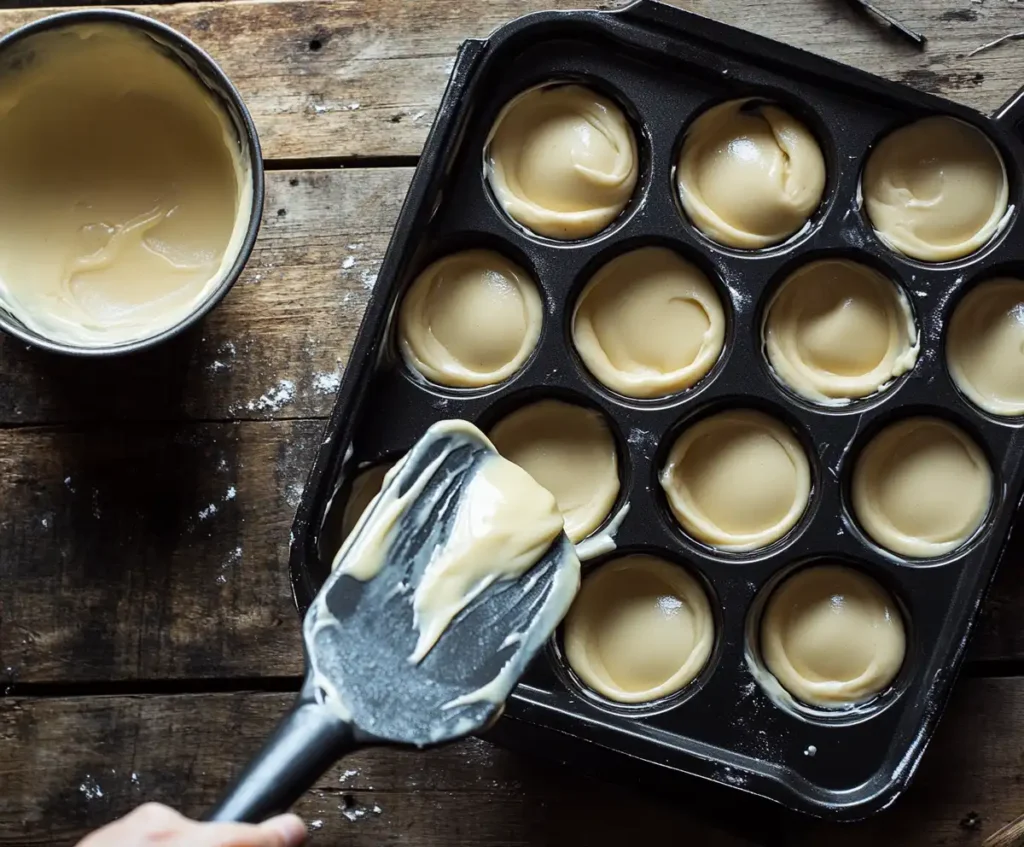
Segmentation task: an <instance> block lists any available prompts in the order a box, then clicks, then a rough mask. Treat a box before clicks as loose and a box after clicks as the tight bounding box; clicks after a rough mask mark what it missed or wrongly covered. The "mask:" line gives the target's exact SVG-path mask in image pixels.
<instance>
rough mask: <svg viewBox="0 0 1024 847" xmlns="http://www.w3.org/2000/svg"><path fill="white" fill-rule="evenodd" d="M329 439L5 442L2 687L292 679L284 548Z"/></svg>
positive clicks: (249, 428) (0, 525) (95, 437)
mask: <svg viewBox="0 0 1024 847" xmlns="http://www.w3.org/2000/svg"><path fill="white" fill-rule="evenodd" d="M322 428H323V424H322V422H320V421H293V422H289V421H282V422H274V423H262V424H257V423H248V424H197V425H187V426H169V425H151V426H148V427H145V428H144V429H139V428H133V427H132V426H120V427H103V428H98V429H88V430H43V431H36V430H31V429H19V430H6V431H0V502H3V503H4V514H3V517H2V518H0V690H2V688H3V686H4V685H6V684H10V683H11V682H12V681H13V682H14V683H18V682H64V683H68V682H85V681H98V680H124V679H168V678H170V679H177V678H183V677H187V678H209V677H226V676H286V675H295V674H298V673H300V672H301V661H302V660H301V654H300V651H299V635H298V620H297V616H296V614H295V607H294V605H293V603H292V599H291V594H290V588H289V583H288V573H287V565H286V561H287V551H288V538H289V529H290V525H291V520H292V516H293V514H294V511H295V506H296V505H297V503H298V498H299V496H300V495H301V492H302V486H303V483H304V482H305V478H306V474H307V472H308V469H309V466H310V464H311V460H312V456H313V454H314V452H315V450H316V448H317V447H318V446H319V443H320V439H321V432H322ZM0 793H2V792H0Z"/></svg>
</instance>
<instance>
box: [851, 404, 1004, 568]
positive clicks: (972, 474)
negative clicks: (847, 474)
mask: <svg viewBox="0 0 1024 847" xmlns="http://www.w3.org/2000/svg"><path fill="white" fill-rule="evenodd" d="M991 500H992V471H991V469H990V468H989V465H988V461H986V459H985V456H984V454H983V453H982V452H981V450H980V449H979V448H978V445H977V444H975V443H974V441H973V440H972V439H971V438H970V437H969V436H968V435H967V434H966V433H965V432H963V430H961V429H960V428H959V427H957V426H954V425H953V424H951V423H948V422H947V421H944V420H940V419H939V418H928V417H919V418H908V419H907V420H903V421H899V422H898V423H895V424H891V425H889V426H888V427H886V428H885V429H883V430H882V431H881V432H880V433H879V434H878V435H876V436H875V437H874V438H873V439H872V440H871V441H870V442H869V443H868V445H867V447H865V448H864V451H863V452H862V453H861V455H860V457H859V458H858V459H857V464H856V466H855V468H854V472H853V510H854V513H855V515H856V517H857V520H858V522H859V523H860V525H861V526H862V527H863V528H864V531H865V532H867V534H868V535H870V536H871V538H873V539H874V540H875V541H876V542H877V543H878V544H879V545H880V546H882V547H885V548H886V549H887V550H891V551H892V552H893V553H899V554H901V555H903V556H908V557H910V558H928V557H930V556H941V555H942V554H944V553H948V552H949V551H951V550H955V549H956V548H957V547H959V546H960V545H961V544H963V543H964V542H965V541H967V540H968V539H969V538H970V537H971V536H972V535H974V533H975V532H976V531H977V529H978V527H980V526H981V524H982V522H983V521H984V520H985V515H986V514H988V509H989V503H990V502H991Z"/></svg>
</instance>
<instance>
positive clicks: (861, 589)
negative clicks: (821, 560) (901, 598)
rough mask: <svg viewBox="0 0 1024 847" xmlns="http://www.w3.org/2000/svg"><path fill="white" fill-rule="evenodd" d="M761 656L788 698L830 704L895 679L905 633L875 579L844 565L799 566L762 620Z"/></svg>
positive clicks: (857, 699) (864, 695)
mask: <svg viewBox="0 0 1024 847" xmlns="http://www.w3.org/2000/svg"><path fill="white" fill-rule="evenodd" d="M760 637H761V656H762V658H763V659H764V663H765V665H766V666H767V668H768V670H769V671H770V672H771V674H772V675H773V676H774V677H775V678H776V679H777V680H778V681H779V684H780V685H782V687H783V688H785V689H786V691H788V692H789V693H790V694H791V695H792V696H793V697H795V698H796V699H797V700H800V701H802V702H804V703H807V704H809V705H812V706H823V707H825V708H835V707H839V706H847V705H853V704H856V703H862V702H864V701H865V700H869V699H870V698H872V697H874V696H875V695H876V694H878V693H879V692H881V691H883V690H885V689H886V688H888V687H889V685H891V684H892V681H893V680H894V679H895V678H896V674H897V673H899V670H900V666H901V665H902V664H903V657H904V654H905V652H906V635H905V633H904V630H903V618H902V616H901V615H900V611H899V608H898V607H897V605H896V603H895V601H894V600H893V599H892V597H890V596H889V593H888V592H887V591H885V589H883V588H882V587H881V586H880V585H879V584H878V583H877V582H875V581H874V580H873V579H871V578H870V577H868V576H865V575H864V574H862V573H860V572H859V571H856V570H853V569H852V568H848V567H844V566H842V565H817V566H814V567H809V568H805V569H803V570H801V571H798V572H797V573H795V574H794V575H793V576H790V577H789V578H787V579H786V580H785V582H783V583H782V585H780V586H779V587H778V588H776V589H775V591H774V592H773V593H772V595H771V597H770V598H769V600H768V604H767V606H766V607H765V610H764V615H763V617H762V618H761V636H760Z"/></svg>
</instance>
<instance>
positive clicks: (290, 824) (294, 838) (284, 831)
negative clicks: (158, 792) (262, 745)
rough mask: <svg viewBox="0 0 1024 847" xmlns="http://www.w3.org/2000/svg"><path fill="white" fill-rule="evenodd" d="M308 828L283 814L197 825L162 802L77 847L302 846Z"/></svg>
mask: <svg viewBox="0 0 1024 847" xmlns="http://www.w3.org/2000/svg"><path fill="white" fill-rule="evenodd" d="M305 840H306V827H305V825H304V824H303V823H302V821H301V820H300V819H299V818H297V817H296V816H295V815H280V816H278V817H276V818H271V819H270V820H268V821H264V822H263V823H261V824H259V825H253V824H245V823H198V822H197V821H193V820H189V819H188V818H186V817H184V816H183V815H179V814H178V813H177V812H176V811H174V809H169V808H168V807H167V806H161V805H160V804H159V803H146V804H145V805H144V806H139V808H137V809H136V810H135V811H134V812H132V813H131V814H130V815H126V816H125V817H123V818H121V819H120V820H117V821H114V822H113V823H112V824H109V825H107V826H105V827H103V829H98V830H96V832H94V833H93V834H92V835H88V836H86V837H85V838H84V839H83V840H82V841H80V842H79V843H78V847H151V845H161V847H299V845H300V844H302V843H304V842H305Z"/></svg>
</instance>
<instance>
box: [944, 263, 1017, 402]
mask: <svg viewBox="0 0 1024 847" xmlns="http://www.w3.org/2000/svg"><path fill="white" fill-rule="evenodd" d="M946 361H947V363H948V364H949V372H950V374H951V375H952V377H953V380H954V382H956V384H957V385H958V386H959V387H960V390H961V391H963V393H964V394H966V395H967V396H968V397H969V398H970V399H971V401H973V402H974V403H976V404H977V405H978V406H980V407H981V408H982V409H984V410H985V411H986V412H991V413H992V414H993V415H1005V416H1017V415H1024V281H1021V280H1019V279H1011V278H1008V277H1007V278H1002V279H993V280H989V281H988V282H984V283H982V284H981V285H978V286H977V287H975V288H974V289H973V290H972V291H970V292H969V293H968V294H967V296H966V297H964V299H963V300H962V301H960V304H959V305H958V306H957V307H956V310H955V311H954V312H953V318H952V320H951V321H950V322H949V335H948V337H947V339H946Z"/></svg>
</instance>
